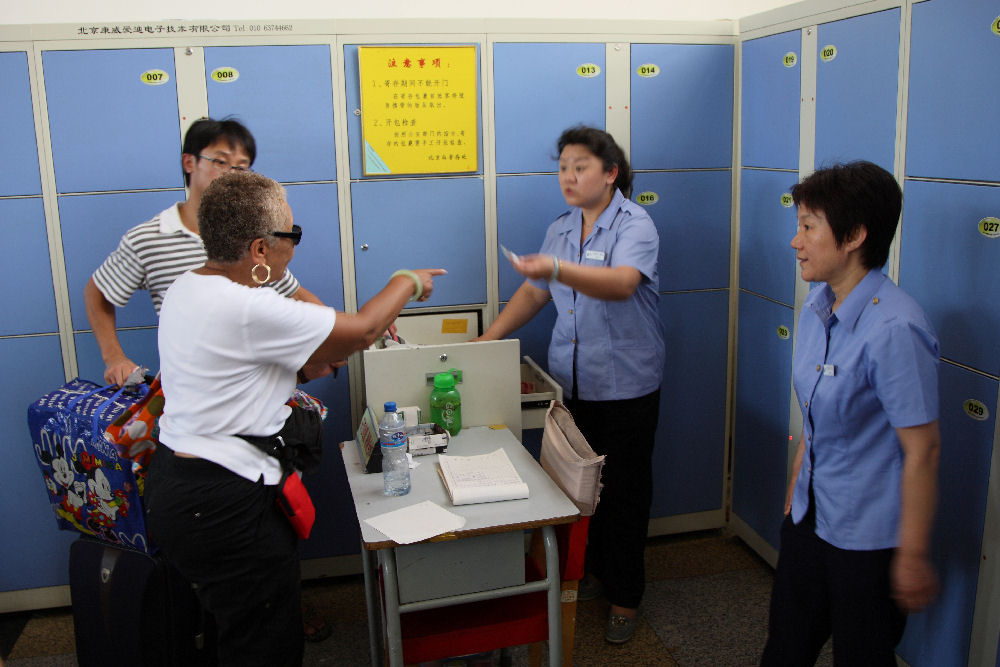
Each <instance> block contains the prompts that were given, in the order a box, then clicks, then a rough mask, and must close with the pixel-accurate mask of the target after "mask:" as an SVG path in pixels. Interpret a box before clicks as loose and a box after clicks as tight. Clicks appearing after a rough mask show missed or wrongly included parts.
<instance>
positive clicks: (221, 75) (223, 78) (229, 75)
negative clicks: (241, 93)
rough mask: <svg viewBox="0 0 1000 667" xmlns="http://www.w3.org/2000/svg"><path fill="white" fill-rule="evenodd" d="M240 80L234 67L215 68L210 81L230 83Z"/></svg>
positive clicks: (238, 73)
mask: <svg viewBox="0 0 1000 667" xmlns="http://www.w3.org/2000/svg"><path fill="white" fill-rule="evenodd" d="M238 78H240V72H239V70H237V69H236V68H235V67H216V68H215V69H213V70H212V81H216V82H218V83H232V82H233V81H236V79H238Z"/></svg>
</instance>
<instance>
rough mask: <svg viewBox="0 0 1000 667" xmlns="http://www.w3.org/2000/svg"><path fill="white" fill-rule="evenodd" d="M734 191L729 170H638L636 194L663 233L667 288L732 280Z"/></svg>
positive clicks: (663, 282) (661, 261) (663, 280)
mask: <svg viewBox="0 0 1000 667" xmlns="http://www.w3.org/2000/svg"><path fill="white" fill-rule="evenodd" d="M731 193H732V172H730V171H728V170H726V171H692V172H671V173H644V174H642V173H641V174H636V175H635V180H634V182H633V186H632V198H633V199H634V200H636V201H638V202H640V203H642V204H643V205H644V206H645V207H646V209H647V210H648V211H649V215H650V217H652V218H653V222H654V223H655V224H656V230H657V232H658V233H659V235H660V259H659V264H658V267H657V270H658V273H659V278H660V291H661V292H671V291H678V290H689V289H709V288H720V287H728V286H729V253H730V228H731V225H732V222H731V214H732V207H731V199H732V195H731ZM722 326H723V327H724V326H725V324H723V325H722Z"/></svg>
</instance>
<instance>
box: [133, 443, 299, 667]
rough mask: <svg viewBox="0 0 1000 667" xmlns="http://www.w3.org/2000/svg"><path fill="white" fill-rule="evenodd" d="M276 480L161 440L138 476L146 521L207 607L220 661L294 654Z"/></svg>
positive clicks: (295, 558)
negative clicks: (184, 453) (248, 475)
mask: <svg viewBox="0 0 1000 667" xmlns="http://www.w3.org/2000/svg"><path fill="white" fill-rule="evenodd" d="M275 494H276V487H273V486H265V485H264V483H263V481H261V480H258V481H256V482H251V481H248V480H246V479H244V478H243V477H240V476H239V475H236V474H235V473H233V472H230V471H229V470H227V469H226V468H223V467H222V466H219V465H216V464H215V463H212V462H211V461H206V460H204V459H189V458H183V457H179V456H174V454H173V452H171V451H170V449H168V448H167V447H164V446H162V445H161V446H160V447H158V448H157V450H156V453H155V454H154V455H153V460H152V462H151V464H150V467H149V471H148V473H147V477H146V488H145V505H146V527H147V529H148V531H149V535H150V539H151V540H152V541H153V543H155V544H156V545H157V546H158V547H159V548H160V550H161V551H162V553H163V554H164V556H166V558H167V560H168V561H170V563H171V564H173V565H174V567H176V568H177V569H178V570H179V571H180V572H181V574H183V575H184V576H185V577H186V578H187V579H188V581H191V582H192V583H193V584H195V585H196V588H197V591H198V597H199V599H200V600H201V603H202V605H203V606H204V607H205V608H206V609H207V610H208V611H209V612H210V613H211V614H213V615H214V616H215V620H216V623H217V625H218V631H219V664H220V665H232V666H234V667H235V666H236V665H240V666H246V665H261V666H264V665H268V666H272V665H281V666H297V665H301V664H302V654H303V628H302V606H301V599H302V591H301V584H300V572H299V555H298V538H297V536H296V535H295V532H294V531H293V530H292V527H291V524H289V523H288V520H287V519H286V518H285V517H284V515H283V514H282V513H281V510H280V509H279V508H278V507H277V506H276V505H275V502H274V500H275Z"/></svg>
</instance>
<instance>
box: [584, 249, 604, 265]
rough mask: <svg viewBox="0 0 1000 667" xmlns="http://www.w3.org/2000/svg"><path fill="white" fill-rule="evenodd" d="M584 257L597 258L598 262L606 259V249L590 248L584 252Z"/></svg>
mask: <svg viewBox="0 0 1000 667" xmlns="http://www.w3.org/2000/svg"><path fill="white" fill-rule="evenodd" d="M583 258H584V259H596V260H597V261H598V262H603V261H604V251H603V250H588V251H587V252H585V253H583Z"/></svg>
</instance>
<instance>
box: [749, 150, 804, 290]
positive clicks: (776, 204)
mask: <svg viewBox="0 0 1000 667" xmlns="http://www.w3.org/2000/svg"><path fill="white" fill-rule="evenodd" d="M797 182H798V175H797V174H794V173H788V172H776V171H754V170H752V169H744V170H743V178H742V186H741V189H742V192H741V194H740V289H741V290H747V291H750V292H755V293H756V294H760V295H763V296H766V297H768V298H770V299H774V300H776V301H780V302H781V303H784V304H787V305H792V304H793V303H794V300H795V274H796V271H797V270H798V267H796V265H795V250H794V249H792V246H791V241H792V237H793V236H795V226H796V224H797V217H796V211H795V206H794V205H792V206H787V207H786V206H784V204H783V203H782V195H785V194H787V193H789V192H790V191H791V187H792V186H793V185H795V184H796V183H797Z"/></svg>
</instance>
